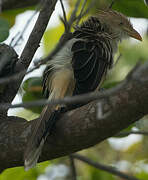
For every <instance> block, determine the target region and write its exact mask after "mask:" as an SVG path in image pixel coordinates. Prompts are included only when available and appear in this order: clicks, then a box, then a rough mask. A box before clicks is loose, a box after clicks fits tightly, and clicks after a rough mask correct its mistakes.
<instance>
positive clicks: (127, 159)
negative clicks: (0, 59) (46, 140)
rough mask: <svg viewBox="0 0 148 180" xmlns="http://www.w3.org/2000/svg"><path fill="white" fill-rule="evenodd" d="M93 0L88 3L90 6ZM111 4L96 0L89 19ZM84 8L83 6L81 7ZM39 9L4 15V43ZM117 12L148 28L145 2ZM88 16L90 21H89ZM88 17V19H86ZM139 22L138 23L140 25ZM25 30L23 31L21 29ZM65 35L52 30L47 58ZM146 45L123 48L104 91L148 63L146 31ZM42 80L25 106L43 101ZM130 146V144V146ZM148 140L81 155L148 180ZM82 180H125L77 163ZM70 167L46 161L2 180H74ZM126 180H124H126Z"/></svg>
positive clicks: (123, 3) (30, 82) (28, 87)
mask: <svg viewBox="0 0 148 180" xmlns="http://www.w3.org/2000/svg"><path fill="white" fill-rule="evenodd" d="M64 2H65V3H67V6H68V10H67V16H69V14H70V13H71V12H72V10H73V8H74V6H75V1H74V0H73V1H71V0H69V1H68V0H67V1H64ZM90 2H91V0H88V3H87V6H88V5H89V3H90ZM110 3H111V0H96V4H95V5H94V6H93V7H92V8H91V10H90V12H89V14H88V15H87V16H89V15H91V14H96V13H97V11H98V9H99V8H106V7H108V6H109V4H110ZM81 5H82V3H81ZM35 8H36V7H31V8H25V9H16V10H12V11H11V10H9V11H4V12H2V13H1V14H0V42H3V41H4V40H6V39H7V38H8V37H9V31H10V28H12V27H14V26H15V22H16V21H15V20H16V18H17V16H18V15H20V14H21V13H23V12H26V11H28V10H34V9H35ZM113 9H115V10H118V11H120V12H122V13H124V14H125V15H127V16H129V17H134V18H137V21H138V20H139V23H141V22H144V24H142V23H141V24H140V26H141V27H143V26H144V25H145V26H146V25H147V26H148V19H147V18H148V6H146V5H145V4H144V1H143V0H116V2H115V3H114V5H113ZM87 16H86V17H87ZM86 17H85V18H86ZM140 18H143V19H145V21H141V19H140ZM137 21H136V22H137ZM20 30H21V27H20ZM63 31H64V27H63V25H62V23H59V24H58V25H57V26H56V27H52V28H50V27H49V28H48V29H47V30H46V32H45V34H44V37H43V40H42V49H43V54H44V56H46V55H47V54H48V53H49V52H50V51H51V50H52V49H53V48H54V46H55V45H56V43H57V42H58V40H59V38H60V36H61V35H62V33H63ZM142 36H143V41H142V42H138V41H133V40H126V41H124V42H123V43H121V44H120V46H119V52H118V53H117V54H116V56H115V60H116V59H117V58H118V56H119V55H120V53H121V54H122V56H121V58H120V60H119V62H118V63H117V65H116V66H115V67H114V68H113V70H111V72H110V73H109V75H108V78H107V80H106V81H105V83H104V84H103V87H104V88H111V87H114V86H115V85H116V84H118V83H119V82H120V81H122V79H124V78H125V76H126V75H127V73H128V72H129V71H130V70H131V69H132V68H133V67H134V66H135V64H136V63H137V62H138V61H141V62H142V63H144V62H145V61H147V60H148V33H147V31H146V30H145V31H144V32H143V34H142ZM41 83H42V78H41V77H39V76H37V77H35V76H33V77H29V78H27V79H26V80H25V81H24V83H23V85H22V88H21V90H20V91H19V96H21V97H22V101H23V102H27V101H32V100H37V99H40V98H42V93H41V92H42V86H41ZM40 112H41V108H39V107H37V108H30V109H23V110H20V111H17V112H16V114H17V115H18V116H22V117H24V118H26V119H28V120H31V119H34V118H36V117H37V116H39V114H40ZM147 127H148V119H147V117H145V118H143V119H142V120H140V121H139V122H138V123H136V124H133V125H132V126H130V127H129V128H128V129H126V130H124V131H125V132H127V131H130V130H133V129H134V130H145V131H146V130H147ZM129 142H130V143H129ZM147 149H148V138H147V136H142V135H134V136H131V135H129V136H128V137H122V138H117V137H116V138H110V139H109V140H106V141H104V142H102V143H100V144H99V145H96V146H95V147H92V148H89V149H87V150H83V151H81V152H80V153H81V154H82V155H85V156H87V157H89V158H91V159H92V160H95V161H98V162H100V163H104V164H107V165H112V166H114V167H117V168H118V169H119V170H121V171H123V172H126V173H129V174H131V175H134V176H136V177H137V178H139V179H141V180H148V150H147ZM22 156H23V155H22ZM75 164H76V169H77V176H78V180H121V178H118V177H115V176H113V175H111V174H109V173H107V172H104V171H101V170H96V169H95V168H93V167H91V166H89V165H87V164H84V163H83V162H80V161H77V160H75ZM70 176H71V175H70V163H69V159H68V157H64V158H59V159H56V160H53V161H46V162H43V163H40V164H38V165H37V167H36V168H33V169H31V170H29V171H28V172H25V171H24V169H23V167H17V168H10V169H6V170H5V171H3V172H2V173H1V174H0V180H9V179H15V180H35V179H38V180H47V179H50V180H52V179H53V180H58V179H59V180H60V179H63V180H64V179H71V177H70ZM122 180H123V179H122Z"/></svg>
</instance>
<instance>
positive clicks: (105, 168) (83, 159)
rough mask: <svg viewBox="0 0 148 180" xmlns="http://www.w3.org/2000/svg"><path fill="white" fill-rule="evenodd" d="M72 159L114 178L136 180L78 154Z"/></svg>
mask: <svg viewBox="0 0 148 180" xmlns="http://www.w3.org/2000/svg"><path fill="white" fill-rule="evenodd" d="M72 157H73V158H75V159H78V160H80V161H83V162H85V163H87V164H89V165H91V166H93V167H95V168H97V169H101V170H103V171H106V172H108V173H111V174H113V175H115V176H118V177H120V178H124V179H126V180H138V179H137V178H136V177H133V176H131V175H127V174H125V173H123V172H121V171H119V170H117V169H116V168H114V167H112V166H107V165H103V164H100V163H98V162H95V161H92V160H91V159H88V158H87V157H84V156H82V155H79V154H73V155H72Z"/></svg>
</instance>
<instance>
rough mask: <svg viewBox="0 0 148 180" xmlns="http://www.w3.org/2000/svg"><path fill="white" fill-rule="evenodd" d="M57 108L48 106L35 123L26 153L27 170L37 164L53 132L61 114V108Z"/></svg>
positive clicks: (25, 164) (25, 163)
mask: <svg viewBox="0 0 148 180" xmlns="http://www.w3.org/2000/svg"><path fill="white" fill-rule="evenodd" d="M56 109H57V108H56V107H52V108H51V106H50V107H49V106H46V107H45V108H44V109H43V111H42V113H41V116H40V118H39V119H37V120H36V121H35V122H34V124H33V134H32V136H31V138H30V139H29V142H28V144H27V148H26V151H25V153H24V167H25V170H26V171H27V170H29V169H30V168H32V167H34V166H35V165H36V163H37V161H38V159H39V156H40V154H41V151H42V147H43V145H44V142H45V140H46V138H47V136H48V135H50V134H51V132H52V129H53V126H54V125H55V123H56V121H57V120H58V119H59V117H60V115H61V109H60V108H58V110H56Z"/></svg>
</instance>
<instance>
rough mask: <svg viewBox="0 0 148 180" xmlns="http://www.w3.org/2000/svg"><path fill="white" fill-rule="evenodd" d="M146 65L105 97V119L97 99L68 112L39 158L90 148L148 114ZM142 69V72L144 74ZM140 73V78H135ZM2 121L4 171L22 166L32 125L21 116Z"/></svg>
mask: <svg viewBox="0 0 148 180" xmlns="http://www.w3.org/2000/svg"><path fill="white" fill-rule="evenodd" d="M144 67H146V66H141V67H139V68H137V69H136V70H135V72H133V73H132V74H130V75H129V76H128V80H127V79H126V80H125V81H123V82H122V83H123V86H122V87H123V88H122V89H117V90H116V92H114V93H113V95H111V96H110V97H109V98H107V99H103V103H102V108H103V112H104V111H105V112H110V113H108V116H104V118H103V119H99V118H97V117H96V114H97V108H96V107H97V101H94V102H92V103H89V104H87V105H85V106H83V107H81V108H79V109H75V110H73V111H71V112H68V113H66V114H65V115H63V116H62V117H61V119H60V120H59V121H58V122H57V124H56V127H55V130H54V132H53V134H52V135H51V136H50V137H48V138H47V142H46V143H45V146H44V148H43V153H42V155H41V158H40V161H45V160H50V159H54V158H58V157H61V156H65V155H69V154H71V153H73V152H76V151H79V150H82V149H85V148H88V147H91V146H94V145H96V144H97V143H99V142H101V141H103V140H105V139H107V138H109V137H111V136H113V135H116V134H117V133H119V132H120V131H121V130H122V129H124V128H126V127H128V126H129V125H130V124H132V123H134V122H135V121H137V120H139V119H140V118H142V117H143V116H144V115H146V114H147V113H148V108H147V107H148V91H147V89H148V80H146V79H143V78H142V77H148V71H147V68H144ZM141 72H142V73H141ZM137 74H139V77H140V79H141V80H140V79H139V81H138V80H137V79H135V77H136V75H137ZM1 119H2V121H0V122H2V123H1V124H0V129H1V131H0V137H1V139H0V149H1V153H0V162H1V170H2V169H4V168H8V167H13V166H21V165H23V153H24V149H25V147H26V142H27V138H29V137H30V135H31V127H32V124H33V123H34V122H35V121H36V120H37V119H36V120H34V121H31V122H26V121H25V120H23V119H21V118H16V117H7V118H5V120H3V117H1Z"/></svg>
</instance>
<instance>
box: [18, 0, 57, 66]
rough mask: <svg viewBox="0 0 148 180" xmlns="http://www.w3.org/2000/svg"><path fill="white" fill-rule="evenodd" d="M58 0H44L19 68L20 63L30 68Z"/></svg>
mask: <svg viewBox="0 0 148 180" xmlns="http://www.w3.org/2000/svg"><path fill="white" fill-rule="evenodd" d="M56 2H57V0H53V1H52V3H51V0H45V1H44V4H43V7H42V8H41V11H40V13H39V16H38V19H37V21H36V24H35V26H34V28H33V30H32V32H31V34H30V36H29V39H28V41H27V43H26V46H25V48H24V50H23V52H22V54H21V57H20V61H19V68H20V63H21V65H23V66H24V68H25V69H27V68H28V66H29V64H30V62H31V60H32V58H33V56H34V54H35V52H36V50H37V48H38V47H39V43H40V40H41V38H42V36H43V34H44V32H45V30H46V27H47V24H48V21H49V19H50V17H51V14H52V12H53V10H54V7H55V4H56ZM49 8H50V9H49Z"/></svg>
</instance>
